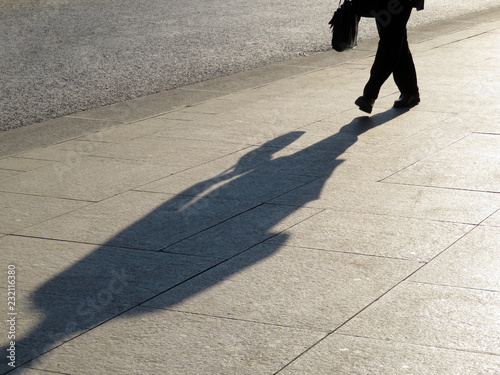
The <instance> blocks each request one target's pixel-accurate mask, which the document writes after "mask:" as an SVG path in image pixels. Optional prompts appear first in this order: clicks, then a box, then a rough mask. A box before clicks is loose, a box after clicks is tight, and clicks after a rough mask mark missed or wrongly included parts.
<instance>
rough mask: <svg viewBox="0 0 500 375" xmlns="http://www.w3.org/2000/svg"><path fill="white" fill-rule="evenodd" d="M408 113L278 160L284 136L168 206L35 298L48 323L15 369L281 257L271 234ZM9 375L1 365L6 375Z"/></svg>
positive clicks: (352, 126) (280, 238)
mask: <svg viewBox="0 0 500 375" xmlns="http://www.w3.org/2000/svg"><path fill="white" fill-rule="evenodd" d="M402 113H404V112H403V111H395V110H389V111H386V112H383V113H380V114H377V115H375V116H372V117H370V118H368V117H359V118H356V119H354V120H353V121H352V122H351V123H349V124H347V125H345V126H343V127H342V128H341V130H340V131H339V132H338V133H337V134H334V135H332V136H330V137H328V138H326V139H323V140H321V141H319V142H317V143H315V144H313V145H311V146H308V147H305V148H302V149H297V150H298V151H297V152H295V153H293V154H290V155H287V156H281V157H275V158H273V155H275V154H276V153H277V152H278V151H280V150H282V149H284V148H285V147H287V146H289V145H291V144H292V143H293V142H294V141H296V140H297V139H298V138H299V137H301V136H302V134H303V132H299V131H295V132H291V133H288V134H285V135H283V136H280V137H278V138H276V139H273V140H271V141H269V142H267V143H265V144H263V145H262V146H261V147H259V148H257V149H255V150H254V151H252V152H250V153H248V154H246V155H244V156H243V157H242V158H240V160H239V161H238V162H237V163H236V164H235V165H234V166H233V167H232V168H229V169H228V170H226V171H225V172H223V173H221V174H219V175H217V176H214V177H213V178H210V179H207V180H205V181H202V182H199V183H197V184H194V185H193V186H191V187H190V188H188V189H186V190H184V191H183V192H181V193H180V194H177V195H176V196H174V197H172V198H171V199H169V200H168V201H166V202H164V203H163V204H161V205H160V206H159V207H158V208H156V209H155V210H153V211H151V212H150V213H149V214H148V215H146V216H145V217H143V218H142V219H140V220H138V221H137V222H135V223H134V224H132V225H131V226H129V227H128V228H127V229H125V230H123V231H122V232H120V233H118V234H116V235H115V236H114V237H113V238H112V239H110V240H109V241H108V242H107V243H106V244H104V245H103V246H100V247H99V248H97V249H96V250H95V251H93V252H92V253H91V254H89V255H87V256H85V257H84V258H83V259H81V260H80V261H78V262H77V263H75V264H74V265H72V266H71V267H69V268H67V269H66V270H64V271H63V272H61V273H59V274H58V275H56V276H54V277H53V278H52V279H50V280H49V281H47V282H46V283H45V284H44V285H42V286H41V287H40V288H38V289H37V290H36V291H34V292H33V293H32V294H31V296H30V302H31V304H32V307H33V308H35V309H36V310H38V312H39V313H40V315H41V316H43V318H42V319H41V321H40V323H39V324H38V325H36V327H34V328H33V329H32V330H31V331H30V332H29V333H27V334H26V335H25V336H24V337H22V338H21V339H20V340H19V339H18V340H16V365H17V366H19V365H21V364H22V363H26V362H27V361H29V360H31V359H33V358H36V357H37V356H39V355H41V354H43V353H44V352H47V351H48V350H51V349H52V348H54V347H57V346H58V345H60V344H62V343H64V342H65V341H68V340H70V339H72V338H74V337H75V336H78V335H80V334H82V333H84V332H86V331H87V330H88V329H90V328H93V327H95V326H97V325H100V324H102V323H104V322H106V321H107V320H109V319H111V318H113V317H116V316H118V315H120V314H123V312H125V311H128V314H134V313H141V314H145V312H144V311H147V309H134V307H137V306H138V305H140V304H141V303H143V302H144V301H146V300H150V299H152V298H154V297H155V296H158V295H160V294H163V295H162V298H161V299H160V300H159V301H161V305H160V306H159V307H160V308H169V307H172V306H174V305H175V304H177V303H179V302H181V301H183V300H184V299H186V298H188V297H190V296H192V295H194V294H196V293H200V292H203V291H204V290H206V289H207V288H210V287H212V286H213V285H216V284H217V283H219V282H221V281H222V280H223V279H224V278H227V277H230V276H231V275H232V274H235V273H237V272H239V271H241V270H242V269H244V268H246V267H249V266H251V265H252V264H255V263H257V262H259V261H260V260H262V259H264V258H266V257H268V256H270V255H271V254H273V253H275V252H276V251H278V250H279V249H280V248H281V246H282V245H283V243H284V242H285V241H286V238H287V236H286V235H285V234H280V233H278V232H274V231H273V227H275V226H276V224H278V223H280V222H282V221H283V220H284V219H286V218H290V216H291V215H292V214H294V213H295V212H296V211H297V210H299V209H300V208H301V207H304V206H305V205H306V204H307V203H308V202H311V201H313V200H315V199H317V198H318V197H319V196H320V193H321V190H322V189H323V186H324V182H325V181H327V179H328V178H329V177H330V176H331V175H332V173H333V171H334V170H335V168H336V167H337V166H338V165H339V164H340V163H342V159H340V156H341V155H342V154H343V153H344V152H345V151H346V150H347V149H348V148H349V147H351V146H352V145H353V144H354V143H355V142H356V141H357V140H358V137H359V136H360V135H361V134H363V133H364V132H366V131H368V130H370V129H372V128H374V127H376V126H379V125H382V124H384V123H386V122H388V121H390V120H392V119H394V118H395V117H397V116H399V115H401V114H402ZM296 188H299V189H301V195H300V198H298V199H297V200H296V201H295V202H294V204H293V205H275V204H269V203H266V202H269V201H270V200H272V199H273V198H275V197H276V196H279V195H281V194H284V193H286V192H287V191H290V190H293V189H296ZM110 220H113V218H112V217H110ZM271 237H273V240H272V241H270V242H269V243H270V245H269V246H265V250H264V251H262V250H261V251H256V252H255V254H251V255H252V256H246V257H244V258H245V259H247V261H246V262H239V263H238V267H233V268H227V270H226V271H225V273H220V274H219V276H217V277H213V278H204V280H205V281H204V282H197V275H199V274H201V273H203V272H206V271H207V270H210V269H212V268H213V267H215V266H217V265H218V264H221V263H224V262H226V261H227V260H228V259H231V258H234V257H237V256H238V255H239V254H241V253H243V252H245V253H246V254H249V252H252V250H253V248H254V247H255V245H257V244H259V243H262V242H263V241H265V240H267V239H269V238H271ZM124 248H127V249H124ZM134 249H135V250H134ZM148 250H149V251H148ZM158 250H162V251H161V252H158ZM155 251H156V252H155ZM186 254H189V255H188V256H186ZM207 279H209V280H210V281H206V280H207ZM186 280H190V284H191V288H189V289H188V292H186V291H184V292H183V293H182V294H181V293H175V292H174V293H165V292H168V291H170V290H172V289H173V288H175V287H176V286H177V285H180V284H182V283H184V282H185V281H186ZM18 324H20V323H18ZM8 348H9V347H8V346H7V347H3V348H2V349H1V350H2V353H6V352H8ZM10 370H12V367H9V366H8V365H4V364H2V368H1V372H2V373H5V372H8V371H10Z"/></svg>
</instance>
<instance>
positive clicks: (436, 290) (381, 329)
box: [337, 273, 500, 356]
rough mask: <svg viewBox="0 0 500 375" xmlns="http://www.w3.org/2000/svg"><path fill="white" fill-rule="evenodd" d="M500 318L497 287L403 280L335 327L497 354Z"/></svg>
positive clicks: (345, 331)
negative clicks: (494, 289)
mask: <svg viewBox="0 0 500 375" xmlns="http://www.w3.org/2000/svg"><path fill="white" fill-rule="evenodd" d="M417 274H418V273H417ZM471 312H473V313H471ZM387 317H390V319H388V318H387ZM499 322H500V293H499V292H496V291H487V290H480V289H469V288H457V287H450V286H443V285H434V284H424V283H413V282H406V283H403V284H401V285H399V286H398V287H397V288H394V289H393V290H391V292H390V293H388V294H386V295H385V296H383V297H382V298H380V299H379V300H378V301H376V302H375V303H373V304H372V305H371V306H370V307H368V308H367V309H366V310H364V311H362V312H361V313H360V314H358V315H357V316H356V317H355V318H354V319H352V320H350V321H349V322H347V323H346V324H345V325H344V326H342V327H341V328H340V329H339V330H338V331H337V332H338V333H341V334H347V335H350V336H357V337H367V338H373V339H379V340H386V341H390V342H403V343H408V344H417V345H423V346H426V347H439V348H447V349H454V350H460V351H470V352H475V353H481V354H489V355H494V356H498V355H499V354H500V348H499V347H498V342H500V324H499Z"/></svg>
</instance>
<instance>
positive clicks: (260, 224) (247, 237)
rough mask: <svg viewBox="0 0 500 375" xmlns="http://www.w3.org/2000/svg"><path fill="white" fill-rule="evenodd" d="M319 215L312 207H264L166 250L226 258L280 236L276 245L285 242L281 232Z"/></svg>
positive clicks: (261, 206)
mask: <svg viewBox="0 0 500 375" xmlns="http://www.w3.org/2000/svg"><path fill="white" fill-rule="evenodd" d="M318 212H319V210H317V209H311V208H300V207H294V206H279V205H272V204H271V205H270V204H263V205H260V206H258V207H255V208H254V209H252V210H249V211H247V212H244V213H242V214H241V215H238V216H236V217H234V218H232V219H230V220H228V221H225V222H223V223H221V224H219V225H217V226H215V227H212V228H209V229H207V230H206V231H203V232H201V233H199V234H197V235H194V236H192V237H189V238H187V239H185V240H184V241H181V242H178V243H175V244H173V245H171V246H169V247H167V248H165V249H164V251H169V252H174V253H181V254H193V255H202V256H210V257H216V258H221V259H226V258H229V257H232V256H234V255H236V254H238V253H240V252H242V251H244V250H247V249H249V248H251V247H252V246H255V245H257V244H259V243H261V242H262V241H265V240H267V239H269V238H271V237H274V236H277V239H275V240H274V241H273V243H274V244H278V245H279V244H282V243H284V242H285V239H286V237H287V235H283V234H281V232H282V231H284V230H286V229H288V228H290V227H292V226H293V225H296V224H297V223H300V222H301V221H303V220H307V219H308V218H309V217H311V216H313V215H315V214H316V213H318ZM276 247H278V246H276Z"/></svg>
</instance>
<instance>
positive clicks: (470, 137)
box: [0, 9, 500, 375]
mask: <svg viewBox="0 0 500 375" xmlns="http://www.w3.org/2000/svg"><path fill="white" fill-rule="evenodd" d="M498 11H499V10H498V9H497V10H495V11H494V12H489V13H481V14H478V15H476V16H477V19H476V20H474V18H466V19H465V18H464V19H461V20H456V21H453V22H448V23H446V24H443V25H441V26H440V28H437V27H434V28H432V27H430V28H429V27H428V28H424V29H423V30H422V32H421V33H420V32H416V31H411V32H410V34H411V39H412V41H413V45H412V51H414V58H415V62H416V65H417V71H418V73H419V79H420V86H421V94H422V102H421V103H420V105H419V106H417V107H415V108H412V109H411V110H395V109H393V108H392V105H393V101H394V100H395V99H396V98H397V96H398V91H397V88H396V86H395V85H394V83H393V82H387V84H386V85H384V87H383V89H382V91H381V95H380V98H379V99H378V100H377V102H376V106H375V108H374V111H373V113H372V115H371V116H366V114H364V113H361V112H359V111H358V109H357V108H356V107H355V106H354V104H353V101H354V99H355V98H356V97H357V96H358V95H359V94H360V93H361V91H362V88H363V86H364V84H365V82H366V79H367V77H368V73H369V69H370V66H371V63H372V61H373V55H374V47H375V43H374V42H373V41H371V42H370V43H367V44H364V45H363V46H360V48H359V49H357V50H354V51H348V52H346V53H345V54H337V53H334V52H332V53H325V54H317V55H313V56H310V57H309V58H303V59H296V60H294V61H290V62H288V63H285V64H279V65H276V66H272V67H269V68H262V69H259V70H256V71H251V72H244V73H241V74H238V75H235V76H232V77H222V78H220V79H217V80H213V81H209V82H204V83H200V84H197V85H193V86H191V87H187V88H182V89H178V90H173V91H171V92H167V93H159V94H156V95H152V96H149V97H144V98H139V99H137V100H134V101H129V102H127V103H120V104H117V105H114V106H109V107H105V108H100V109H96V110H93V111H88V112H85V113H79V114H74V115H71V116H66V117H65V118H63V119H57V120H53V121H51V122H48V124H45V125H44V124H40V125H36V126H33V127H32V128H31V129H33V130H32V134H30V127H27V128H25V129H23V130H17V129H16V130H14V131H13V132H12V133H10V134H12V135H11V136H5V135H1V136H0V140H1V142H2V146H3V145H5V147H2V150H1V151H0V205H1V207H2V219H0V247H1V249H2V255H4V254H5V255H6V256H5V257H2V264H3V268H4V269H6V267H7V265H8V264H13V262H14V261H15V262H17V263H16V265H17V266H18V273H17V274H16V276H17V279H16V280H17V284H16V287H17V288H18V289H17V293H18V296H17V298H18V305H17V307H18V308H19V313H20V314H21V313H22V314H23V319H22V320H21V319H20V320H19V321H18V323H17V324H18V325H17V328H18V332H17V337H16V342H17V344H16V345H17V350H18V352H17V353H18V354H17V355H18V357H17V359H18V362H17V363H16V364H17V365H24V368H22V369H21V368H20V369H18V371H17V372H16V373H28V374H29V373H32V374H37V375H38V374H43V373H45V372H47V371H48V372H49V373H64V374H90V373H92V374H94V373H99V374H117V373H127V374H128V373H138V374H139V373H140V374H156V373H162V374H163V373H172V374H190V373H193V374H194V373H202V372H203V373H209V374H211V373H214V374H215V373H216V374H225V373H227V374H245V373H249V374H275V373H305V374H308V373H311V374H331V373H339V374H342V373H345V374H357V373H370V374H374V375H376V374H399V373H401V374H404V373H414V374H436V375H441V374H447V373H450V374H462V373H464V374H465V373H471V374H475V373H478V374H483V373H484V374H496V373H498V372H499V366H500V365H499V358H500V352H499V351H498V342H500V330H499V325H498V322H499V321H500V319H499V318H500V316H499V313H498V312H499V311H500V300H499V293H500V291H499V290H498V288H499V284H498V279H499V278H498V272H497V269H498V264H497V262H496V258H497V257H496V253H497V252H498V251H496V250H498V249H497V247H498V246H497V244H498V240H499V238H498V233H497V228H498V227H500V214H499V213H500V195H499V191H498V186H497V185H496V182H495V181H496V180H498V176H497V173H496V172H497V170H498V167H497V164H498V163H497V159H498V144H497V143H498V142H497V138H498V136H499V135H500V131H499V129H500V128H499V127H498V126H499V121H498V120H499V117H498V109H499V107H498V101H497V96H498V95H497V94H498V77H499V74H500V73H499V72H500V64H499V63H498V58H497V57H498V55H499V53H500V50H499V48H498V43H497V42H498V38H499V36H500V21H498ZM450 62H451V63H450ZM72 126H73V127H72ZM50 129H53V130H54V132H52V131H51V130H50ZM7 134H8V133H7ZM16 137H24V138H25V139H23V138H18V139H19V141H16ZM495 251H496V252H495ZM120 272H121V273H120ZM125 276H127V277H129V278H126V277H125ZM0 291H2V293H3V295H5V296H6V292H7V291H8V290H7V285H6V284H4V285H3V286H0ZM146 306H147V307H146ZM6 309H7V304H6V303H2V304H0V313H2V314H3V316H4V317H5V316H6V313H7V310H6ZM20 316H21V315H20ZM4 320H5V319H4ZM5 332H6V331H5ZM7 341H8V340H7V339H6V336H2V337H1V338H0V342H1V343H2V344H1V345H2V347H1V348H0V349H1V350H2V352H4V353H5V352H6V351H7V349H8V347H9V345H10V343H9V342H7ZM42 353H44V354H42ZM40 354H41V356H40V357H39V358H38V359H37V360H36V361H32V362H29V363H28V364H25V362H26V361H29V360H30V359H32V358H35V357H37V356H38V355H40ZM1 365H2V366H3V367H1V369H0V373H5V372H6V371H7V370H9V369H10V368H9V367H7V364H6V363H5V362H2V363H1Z"/></svg>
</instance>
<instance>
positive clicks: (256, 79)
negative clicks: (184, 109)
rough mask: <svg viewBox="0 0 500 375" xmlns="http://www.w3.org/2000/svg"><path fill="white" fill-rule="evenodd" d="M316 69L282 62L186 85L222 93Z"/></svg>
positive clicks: (270, 82) (245, 88)
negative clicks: (287, 64)
mask: <svg viewBox="0 0 500 375" xmlns="http://www.w3.org/2000/svg"><path fill="white" fill-rule="evenodd" d="M312 70H314V69H313V68H308V67H304V66H286V65H282V64H273V65H268V66H264V67H261V68H256V69H252V70H251V71H243V72H240V73H236V74H232V75H230V76H224V77H219V78H216V79H212V80H209V81H205V82H199V83H195V84H193V85H189V86H186V87H185V89H187V90H202V91H206V90H209V91H215V92H220V93H232V92H239V91H242V90H247V89H251V88H254V87H259V86H263V85H267V84H272V83H274V82H276V81H279V80H283V79H286V78H288V77H293V76H296V75H302V74H304V73H307V72H310V71H312Z"/></svg>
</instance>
